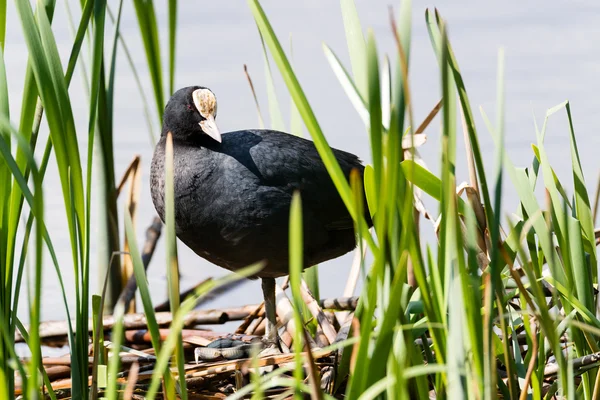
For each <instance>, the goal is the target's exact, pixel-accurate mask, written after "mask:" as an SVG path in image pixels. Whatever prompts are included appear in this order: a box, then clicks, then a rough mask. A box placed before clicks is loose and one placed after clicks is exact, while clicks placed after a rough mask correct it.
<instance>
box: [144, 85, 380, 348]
mask: <svg viewBox="0 0 600 400" xmlns="http://www.w3.org/2000/svg"><path fill="white" fill-rule="evenodd" d="M216 115H217V101H216V97H215V95H214V94H213V92H212V91H210V90H209V89H207V88H205V87H200V86H194V87H186V88H183V89H180V90H179V91H177V92H176V93H175V94H174V95H173V96H172V97H171V99H170V100H169V102H168V104H167V106H166V108H165V112H164V119H163V127H162V133H161V138H160V141H159V142H158V144H157V145H156V149H155V150H154V156H153V159H152V168H151V191H152V200H153V202H154V206H155V207H156V211H157V212H158V214H159V215H160V217H161V219H163V221H164V215H165V214H164V212H165V203H164V183H165V175H164V173H165V168H164V160H165V143H166V138H167V135H168V134H169V133H171V135H172V138H173V157H174V162H173V167H174V187H175V188H174V190H175V223H176V232H177V237H178V238H179V239H180V240H181V241H182V242H183V243H185V244H186V245H187V246H188V247H189V248H190V249H192V250H193V251H194V252H195V253H196V254H198V255H199V256H200V257H202V258H205V259H206V260H208V261H210V262H212V263H214V264H216V265H218V266H220V267H223V268H226V269H228V270H231V271H236V270H238V269H240V268H242V267H245V266H247V265H249V264H252V263H254V262H258V261H265V262H266V264H265V267H264V269H262V270H261V271H260V272H259V273H257V275H256V277H258V278H262V290H263V295H264V298H265V312H266V315H267V320H268V324H267V332H266V336H267V340H268V341H269V342H270V343H274V342H276V341H277V334H276V325H275V323H276V316H275V278H276V277H279V276H283V275H287V274H288V224H289V210H290V202H291V199H292V194H293V193H294V191H296V190H298V191H300V193H301V198H302V210H303V224H304V262H305V267H309V266H311V265H315V264H318V263H321V262H324V261H326V260H330V259H332V258H336V257H339V256H341V255H343V254H345V253H347V252H349V251H351V250H352V249H354V247H355V244H356V238H355V234H354V225H353V221H352V218H351V217H350V214H349V213H348V210H347V209H346V207H345V205H344V203H343V201H342V200H341V198H340V196H339V194H338V192H337V191H336V189H335V186H334V184H333V182H332V181H331V178H330V177H329V174H328V173H327V170H326V169H325V166H324V165H323V162H322V161H321V159H320V157H319V154H318V153H317V150H316V148H315V146H314V144H313V142H311V141H309V140H306V139H302V138H299V137H296V136H292V135H290V134H287V133H283V132H277V131H273V130H262V129H261V130H258V129H249V130H243V131H236V132H228V133H225V134H222V135H221V133H220V132H219V130H218V128H217V125H216V123H215V118H216ZM333 152H334V155H335V157H336V159H337V161H338V163H339V165H340V167H341V168H342V171H343V172H344V174H345V176H346V178H347V179H349V175H350V171H351V170H352V169H356V170H358V171H359V172H360V174H361V176H362V174H363V170H364V167H363V165H362V164H361V162H360V160H359V159H358V157H356V156H355V155H353V154H350V153H347V152H344V151H341V150H335V149H334V150H333ZM365 209H366V207H365ZM365 217H366V220H367V221H368V223H369V224H370V223H371V222H370V218H369V215H368V213H367V214H366V215H365Z"/></svg>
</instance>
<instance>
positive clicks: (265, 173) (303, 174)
mask: <svg viewBox="0 0 600 400" xmlns="http://www.w3.org/2000/svg"><path fill="white" fill-rule="evenodd" d="M258 132H260V136H261V137H262V139H263V140H262V141H261V142H259V143H258V144H257V145H255V146H253V147H252V148H251V149H250V155H251V156H252V159H253V161H254V163H255V165H256V168H257V170H258V171H259V172H260V175H261V179H262V180H263V181H264V183H265V184H267V185H273V186H277V187H279V188H280V189H282V190H284V191H285V192H286V193H289V194H290V195H291V194H292V193H293V191H294V190H300V192H301V195H302V204H303V207H304V208H310V210H311V213H312V214H313V215H314V217H315V218H318V219H319V221H320V222H321V223H322V224H323V226H324V227H325V228H326V229H328V230H341V229H352V228H353V222H352V219H351V217H350V215H349V214H348V211H347V209H346V207H345V205H344V203H343V201H342V200H341V198H340V196H339V194H338V192H337V189H336V188H335V185H334V184H333V181H332V180H331V178H330V176H329V173H328V172H327V169H326V168H325V165H324V164H323V162H322V160H321V157H320V156H319V153H318V152H317V149H316V148H315V145H314V143H313V142H312V141H309V140H305V139H302V138H298V137H296V136H292V135H289V134H285V133H281V132H275V131H258ZM332 150H333V153H334V155H335V157H336V159H337V161H338V163H339V165H340V167H341V169H342V171H343V173H344V175H345V176H346V179H349V176H350V172H351V171H352V169H357V170H358V171H359V173H360V174H361V175H362V174H363V171H364V167H363V165H362V164H361V161H360V159H359V158H358V157H357V156H355V155H354V154H350V153H347V152H345V151H341V150H337V149H332Z"/></svg>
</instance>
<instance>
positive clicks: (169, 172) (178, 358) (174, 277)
mask: <svg viewBox="0 0 600 400" xmlns="http://www.w3.org/2000/svg"><path fill="white" fill-rule="evenodd" d="M173 174H174V172H173V138H172V136H171V134H169V135H168V136H167V143H166V147H165V226H166V236H167V237H166V253H167V266H168V272H167V279H168V284H169V304H170V306H171V313H173V314H175V313H177V310H179V293H180V292H181V291H180V290H179V263H178V261H177V236H176V233H175V187H174V178H173ZM178 336H179V337H178V340H177V349H176V352H175V363H176V364H177V369H178V371H179V393H180V396H181V398H182V400H187V385H186V381H185V366H184V364H185V355H184V353H183V339H182V337H181V334H179V335H178Z"/></svg>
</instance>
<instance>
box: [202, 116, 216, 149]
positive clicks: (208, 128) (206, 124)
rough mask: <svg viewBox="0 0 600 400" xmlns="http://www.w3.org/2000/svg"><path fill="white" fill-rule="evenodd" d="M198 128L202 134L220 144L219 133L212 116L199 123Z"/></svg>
mask: <svg viewBox="0 0 600 400" xmlns="http://www.w3.org/2000/svg"><path fill="white" fill-rule="evenodd" d="M200 127H201V128H202V130H203V131H204V133H206V134H207V135H208V136H210V137H211V138H213V139H215V140H216V141H217V142H219V143H221V132H219V128H218V127H217V123H216V121H215V118H214V117H213V116H212V115H209V116H208V118H206V119H205V120H204V121H201V122H200Z"/></svg>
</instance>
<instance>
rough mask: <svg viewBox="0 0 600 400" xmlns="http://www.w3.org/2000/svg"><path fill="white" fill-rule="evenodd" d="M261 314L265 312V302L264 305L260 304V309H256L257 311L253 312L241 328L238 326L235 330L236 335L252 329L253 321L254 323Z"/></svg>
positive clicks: (245, 319)
mask: <svg viewBox="0 0 600 400" xmlns="http://www.w3.org/2000/svg"><path fill="white" fill-rule="evenodd" d="M261 312H262V313H264V312H265V302H264V301H263V302H262V303H260V305H259V306H258V307H256V309H255V310H254V311H252V312H251V313H250V314H249V315H248V316H247V317H246V318H244V322H242V323H241V324H240V326H238V328H237V329H236V330H235V333H244V332H246V331H247V329H248V328H249V327H250V324H251V323H252V321H254V319H255V318H257V317H258V316H259V315H260V313H261Z"/></svg>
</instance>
